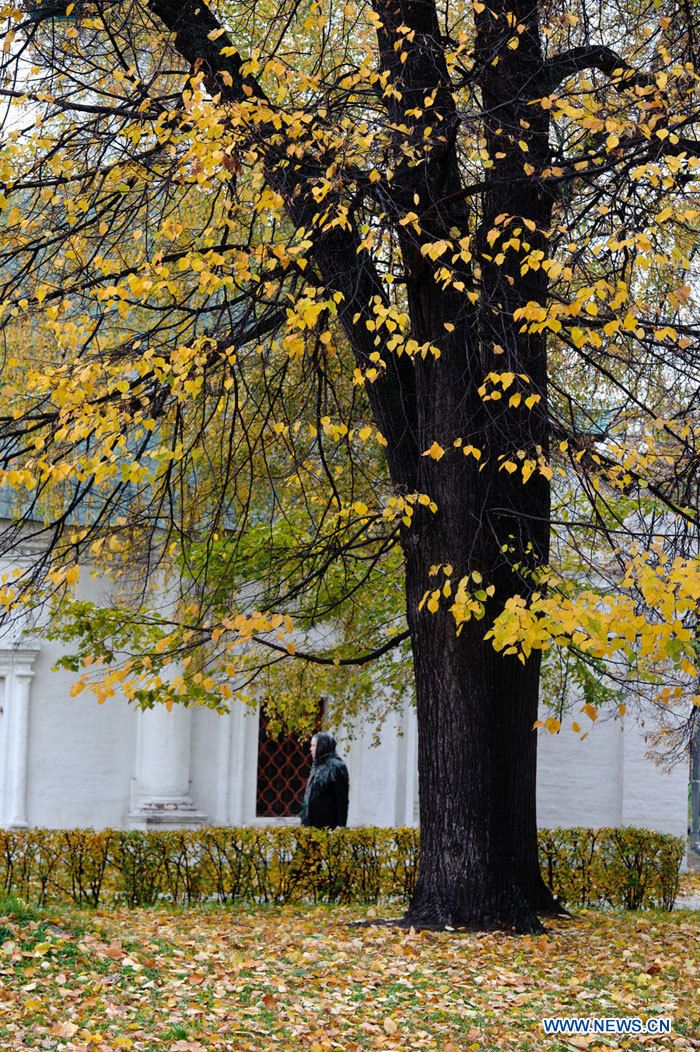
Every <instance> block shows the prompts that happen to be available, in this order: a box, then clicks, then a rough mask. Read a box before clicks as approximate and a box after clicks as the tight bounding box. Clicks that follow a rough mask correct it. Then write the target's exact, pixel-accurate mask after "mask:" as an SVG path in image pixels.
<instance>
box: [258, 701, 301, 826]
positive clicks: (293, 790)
mask: <svg viewBox="0 0 700 1052" xmlns="http://www.w3.org/2000/svg"><path fill="white" fill-rule="evenodd" d="M267 723H268V721H267V717H266V716H265V714H264V713H262V712H261V713H260V731H259V736H258V786H257V795H256V804H255V814H256V816H257V817H258V818H290V817H293V816H294V815H298V814H299V812H300V811H301V802H302V800H303V798H304V788H305V786H306V779H307V778H308V777H309V771H310V769H311V757H310V755H309V745H308V741H300V740H299V739H298V738H295V737H294V736H293V735H289V736H288V737H286V738H271V737H270V735H269V734H268V730H267Z"/></svg>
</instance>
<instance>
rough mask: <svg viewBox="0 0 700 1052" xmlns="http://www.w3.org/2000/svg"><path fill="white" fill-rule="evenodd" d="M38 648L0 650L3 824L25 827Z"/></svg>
mask: <svg viewBox="0 0 700 1052" xmlns="http://www.w3.org/2000/svg"><path fill="white" fill-rule="evenodd" d="M38 653H39V651H38V649H35V648H28V647H23V646H21V645H20V643H19V642H18V643H17V644H15V646H14V647H12V648H9V647H8V648H7V649H3V650H0V675H2V676H3V677H4V679H5V697H4V709H5V712H4V713H3V718H4V720H5V725H6V727H7V739H8V740H7V742H6V751H5V756H4V759H5V794H6V803H5V807H4V819H5V822H4V824H5V825H6V827H7V828H9V829H25V828H26V827H27V825H28V820H27V783H28V772H29V717H30V701H31V687H32V677H33V675H34V672H33V665H34V659H35V658H36V656H37V654H38Z"/></svg>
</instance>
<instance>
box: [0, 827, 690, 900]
mask: <svg viewBox="0 0 700 1052" xmlns="http://www.w3.org/2000/svg"><path fill="white" fill-rule="evenodd" d="M418 837H419V832H418V830H417V829H411V828H403V829H379V828H374V827H368V828H362V829H344V830H335V831H333V832H327V831H325V830H315V829H306V828H302V827H293V828H286V829H272V828H265V829H260V828H207V829H201V830H174V831H167V832H153V831H148V832H141V831H135V830H131V831H121V830H102V831H99V832H94V831H92V830H78V829H73V830H47V829H32V830H26V831H19V832H5V831H0V888H2V889H3V893H4V894H5V895H6V896H10V895H11V896H13V898H12V900H11V901H12V902H14V903H17V902H21V903H22V909H23V910H25V912H26V911H27V910H29V911H31V910H32V906H31V903H39V904H43V903H44V902H46V901H62V902H73V903H75V904H77V905H90V906H95V907H96V906H98V905H104V904H105V903H106V902H119V903H123V904H125V905H128V906H131V907H133V906H146V905H152V904H154V903H161V902H162V903H169V904H175V905H183V904H191V903H197V902H206V901H214V902H223V903H234V902H255V903H264V904H272V905H283V904H286V903H309V902H312V903H321V902H338V903H346V904H349V903H376V902H380V901H386V900H399V901H401V902H406V901H408V899H409V898H410V896H411V894H412V893H413V889H414V885H415V880H416V874H417V869H418ZM539 846H540V860H541V864H542V868H543V874H544V877H545V880H546V881H547V882H548V884H549V886H550V887H551V889H552V891H553V892H554V894H555V895H556V896H557V897H558V898H559V900H560V901H561V902H562V903H565V904H566V905H568V906H570V907H574V908H576V907H582V906H610V907H613V908H616V909H620V908H622V909H631V910H637V909H643V908H656V907H661V908H663V909H668V910H670V909H672V908H673V904H674V901H675V898H676V894H677V891H678V871H679V867H680V863H681V860H682V858H683V851H684V844H683V841H682V840H680V839H679V838H677V837H672V836H669V835H667V834H664V833H656V832H653V831H651V830H647V829H632V828H630V829H598V830H594V829H554V830H541V831H540V834H539ZM17 896H21V899H19V898H17ZM5 901H8V900H7V899H5ZM28 904H29V905H28ZM17 908H18V907H17V906H13V908H12V910H9V909H8V911H7V912H12V913H13V914H16V913H17ZM0 913H2V909H1V908H0Z"/></svg>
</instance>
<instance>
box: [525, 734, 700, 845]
mask: <svg viewBox="0 0 700 1052" xmlns="http://www.w3.org/2000/svg"><path fill="white" fill-rule="evenodd" d="M580 722H581V723H582V724H583V723H584V722H585V723H586V724H588V725H589V726H590V721H589V720H588V719H587V718H585V717H582V718H581V721H580ZM646 750H647V745H646V742H645V729H644V728H643V727H642V726H640V724H639V723H637V722H636V720H635V719H634V718H630V717H629V716H626V717H625V718H624V720H612V719H611V720H598V721H597V722H596V723H595V724H594V725H593V726H592V728H591V729H590V731H589V734H588V736H587V737H586V738H585V740H584V741H581V736H580V734H576V733H575V732H574V731H572V730H571V729H570V728H567V727H566V726H562V729H561V731H560V732H559V733H558V734H554V735H552V734H549V732H548V731H546V730H544V729H543V730H540V731H539V738H538V776H537V817H538V823H539V825H540V826H541V827H552V826H576V825H581V826H615V825H635V826H645V827H646V828H649V829H658V830H659V831H660V832H664V833H673V834H674V835H676V836H682V837H685V835H686V831H687V800H688V769H687V765H686V764H682V763H681V764H679V765H677V766H676V767H674V768H673V769H672V770H671V771H670V772H668V773H667V772H664V771H662V770H661V769H660V768H659V767H657V766H656V765H655V764H654V763H653V762H652V760H650V759H649V758H648V757H647V756H646Z"/></svg>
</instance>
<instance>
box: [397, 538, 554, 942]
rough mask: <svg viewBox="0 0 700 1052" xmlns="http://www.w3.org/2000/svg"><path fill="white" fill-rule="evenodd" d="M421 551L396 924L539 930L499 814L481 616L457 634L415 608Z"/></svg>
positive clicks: (423, 571)
mask: <svg viewBox="0 0 700 1052" xmlns="http://www.w3.org/2000/svg"><path fill="white" fill-rule="evenodd" d="M455 539H456V538H454V537H453V542H454V540H455ZM452 550H453V552H454V543H453V545H452ZM426 554H427V553H425V552H424V551H421V546H420V545H419V546H416V548H415V549H414V551H413V552H412V553H411V554H410V555H409V557H408V560H407V561H408V567H407V578H408V590H407V598H408V610H409V622H410V625H411V632H412V639H413V658H414V666H415V677H416V692H417V706H418V773H419V786H420V828H421V848H420V870H419V876H418V881H417V885H416V889H415V893H414V895H413V898H412V901H411V903H410V906H409V908H408V911H407V913H406V916H405V918H404V923H405V924H407V925H413V926H415V927H427V928H436V927H444V926H446V925H447V926H450V927H467V928H475V929H479V930H485V929H498V930H510V931H517V932H538V931H541V930H542V927H541V924H540V923H539V921H538V920H537V917H536V916H535V913H534V912H533V910H532V909H531V907H530V905H529V903H528V899H527V896H526V895H525V894H524V893H523V889H522V888H521V887H520V885H519V881H518V875H517V872H516V866H515V864H514V858H513V850H512V847H511V843H510V841H509V838H510V836H511V833H512V826H511V824H510V823H509V822H508V823H504V821H503V819H504V809H503V807H502V804H501V793H502V785H501V784H500V779H501V777H502V775H503V771H502V769H501V767H500V764H499V763H498V750H496V749H494V746H493V743H494V737H495V732H496V729H497V728H496V726H495V723H494V718H495V713H494V706H493V705H492V699H493V697H494V691H495V689H496V684H497V683H498V682H499V679H500V677H499V675H498V671H497V669H498V666H497V665H496V664H495V663H494V662H493V661H492V660H491V659H490V656H489V655H488V653H487V650H488V646H489V645H488V644H485V643H484V642H483V634H484V629H483V622H469V623H467V624H466V625H465V626H464V628H463V630H462V632H461V633H460V634H459V635H457V633H456V631H455V624H454V621H453V620H452V615H451V614H450V613H449V612H448V611H447V609H445V608H444V607H443V608H441V609H439V610H438V611H437V612H436V613H430V612H428V611H427V609H426V607H425V606H424V607H423V609H422V610H421V611H418V606H419V604H420V600H421V597H422V596H421V594H419V593H420V592H421V589H422V588H423V585H424V582H425V579H426V576H427V573H428V570H429V563H428V561H427V559H426ZM429 558H430V556H428V559H429ZM525 839H526V838H525V837H523V844H524V843H525ZM535 847H536V841H535Z"/></svg>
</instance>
